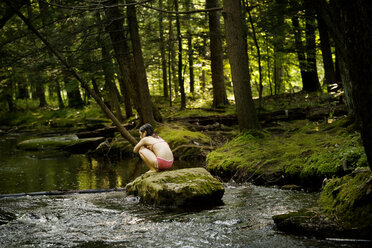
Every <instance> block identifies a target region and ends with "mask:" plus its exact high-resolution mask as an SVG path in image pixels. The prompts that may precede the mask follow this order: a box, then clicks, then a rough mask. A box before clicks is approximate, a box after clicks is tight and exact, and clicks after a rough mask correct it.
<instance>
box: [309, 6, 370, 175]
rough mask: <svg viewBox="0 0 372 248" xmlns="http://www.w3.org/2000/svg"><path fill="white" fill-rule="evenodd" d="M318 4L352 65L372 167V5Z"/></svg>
mask: <svg viewBox="0 0 372 248" xmlns="http://www.w3.org/2000/svg"><path fill="white" fill-rule="evenodd" d="M316 6H317V7H318V11H319V13H320V15H321V17H322V18H323V20H324V21H325V23H326V24H327V26H328V28H329V29H330V30H331V32H332V35H333V38H334V40H335V42H336V47H337V49H338V55H339V56H340V60H341V61H342V63H343V64H344V65H345V68H348V70H347V71H346V73H348V78H349V79H350V83H351V86H352V87H351V93H352V94H351V95H352V99H353V103H354V109H355V117H356V121H357V123H358V124H359V126H360V132H361V137H362V141H363V145H364V148H365V151H366V155H367V159H368V163H369V167H370V168H371V169H372V111H371V106H372V90H371V89H372V83H371V78H372V70H371V68H372V57H371V54H372V46H371V44H372V26H371V23H372V16H371V14H370V13H372V5H371V4H370V2H369V1H367V0H355V1H346V0H331V1H325V0H316ZM344 73H345V72H344Z"/></svg>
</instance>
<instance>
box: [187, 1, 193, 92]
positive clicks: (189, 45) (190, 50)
mask: <svg viewBox="0 0 372 248" xmlns="http://www.w3.org/2000/svg"><path fill="white" fill-rule="evenodd" d="M190 5H191V3H190V0H186V11H190ZM191 23H192V20H191V18H190V15H188V24H187V49H188V58H189V74H190V93H192V94H193V95H194V91H195V77H194V58H193V54H194V52H193V46H192V34H191V28H190V25H191Z"/></svg>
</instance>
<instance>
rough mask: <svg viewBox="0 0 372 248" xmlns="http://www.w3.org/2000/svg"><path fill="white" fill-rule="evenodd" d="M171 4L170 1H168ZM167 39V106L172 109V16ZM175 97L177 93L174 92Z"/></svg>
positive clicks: (170, 16)
mask: <svg viewBox="0 0 372 248" xmlns="http://www.w3.org/2000/svg"><path fill="white" fill-rule="evenodd" d="M169 3H172V1H169ZM168 20H169V23H168V24H169V37H168V74H169V76H168V78H169V80H168V81H169V106H170V107H172V79H173V80H174V78H175V77H174V74H173V73H174V67H173V59H172V58H174V46H173V25H172V15H169V17H168ZM175 95H176V96H177V93H176V92H175Z"/></svg>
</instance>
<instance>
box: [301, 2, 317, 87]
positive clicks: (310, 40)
mask: <svg viewBox="0 0 372 248" xmlns="http://www.w3.org/2000/svg"><path fill="white" fill-rule="evenodd" d="M305 22H306V25H305V34H306V55H307V56H306V63H307V68H306V69H307V70H306V77H305V80H303V90H304V91H308V92H314V91H318V90H320V83H319V78H318V71H317V67H316V44H315V29H316V24H315V10H314V8H313V2H312V1H310V0H305Z"/></svg>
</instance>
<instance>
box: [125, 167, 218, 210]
mask: <svg viewBox="0 0 372 248" xmlns="http://www.w3.org/2000/svg"><path fill="white" fill-rule="evenodd" d="M126 190H127V193H128V194H134V195H138V196H139V197H140V198H141V200H142V201H143V202H144V203H147V204H155V205H157V206H165V207H203V206H213V205H216V204H220V203H221V198H222V196H223V193H224V187H223V184H222V183H221V182H220V181H218V180H217V179H215V178H214V177H212V175H211V174H210V173H209V172H208V171H207V170H205V169H204V168H189V169H181V170H173V171H164V172H159V173H145V174H143V175H142V176H140V177H138V178H136V179H135V180H134V181H133V182H131V183H129V184H127V185H126Z"/></svg>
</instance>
